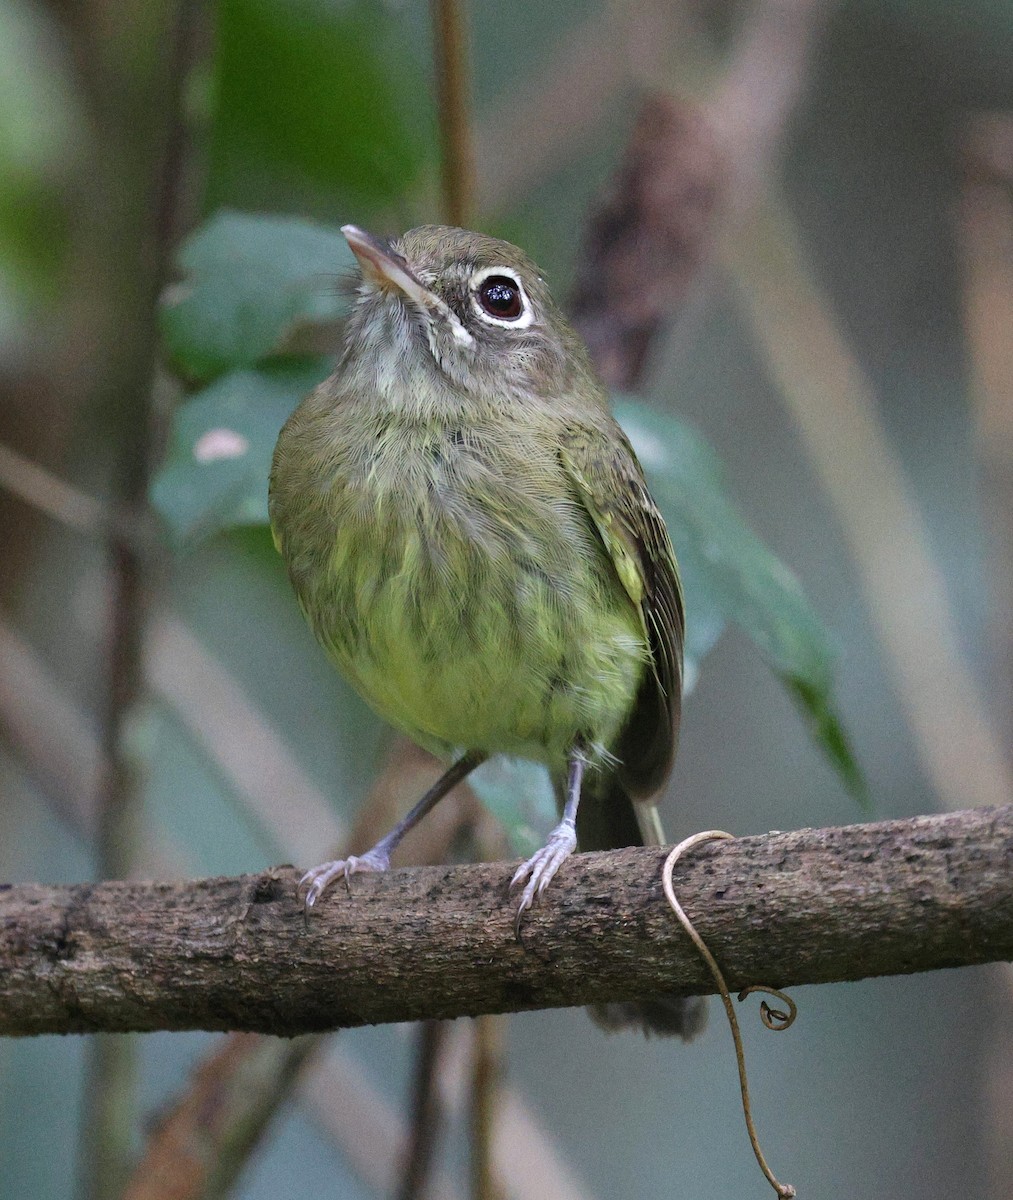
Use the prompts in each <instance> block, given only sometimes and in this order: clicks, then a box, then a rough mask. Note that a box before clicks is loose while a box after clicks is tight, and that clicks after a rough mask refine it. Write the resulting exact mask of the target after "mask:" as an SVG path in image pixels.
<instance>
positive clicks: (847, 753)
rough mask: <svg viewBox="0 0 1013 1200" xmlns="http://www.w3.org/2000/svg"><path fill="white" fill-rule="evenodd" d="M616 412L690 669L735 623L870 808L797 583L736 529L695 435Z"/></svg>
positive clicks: (639, 408)
mask: <svg viewBox="0 0 1013 1200" xmlns="http://www.w3.org/2000/svg"><path fill="white" fill-rule="evenodd" d="M615 412H616V417H617V419H618V420H619V421H620V423H621V424H622V426H623V428H624V429H625V430H626V433H627V434H628V436H629V438H630V440H631V442H632V443H633V446H634V448H635V450H636V452H637V455H638V457H639V458H640V461H641V463H642V465H643V467H644V471H645V472H646V473H647V476H648V480H649V483H650V486H651V491H652V493H653V495H654V497H655V499H656V500H657V502H658V505H659V506H660V508H661V510H662V512H663V514H664V516H665V520H666V522H667V524H668V527H669V530H670V531H671V534H672V541H673V542H674V544H675V548H676V552H677V554H678V557H679V566H680V569H681V571H682V577H683V584H684V586H685V590H686V609H687V648H688V658H689V660H690V662H691V665H692V666H694V667H695V666H696V665H697V664H698V663H699V659H700V656H701V654H702V653H705V652H706V650H707V649H708V648H709V646H710V645H712V644H713V641H714V640H716V637H717V636H718V634H719V633H720V628H721V624H722V622H723V621H726V620H727V621H733V622H734V623H735V624H736V625H738V626H739V628H740V629H742V630H743V631H744V632H745V633H746V634H747V635H748V636H749V637H750V638H752V640H753V641H754V642H755V643H756V645H757V646H758V647H759V649H760V651H761V653H762V654H763V656H764V658H765V659H766V660H767V662H768V663H769V664H770V666H771V667H772V668H773V670H774V671H775V672H776V674H777V675H778V677H779V678H780V679H781V681H782V682H783V683H784V685H785V687H786V688H787V689H788V691H789V693H790V694H791V697H792V699H793V700H794V701H795V703H796V705H797V706H798V708H799V710H800V712H801V713H802V715H803V718H804V719H805V721H806V723H807V725H808V727H809V731H810V734H811V736H812V737H813V738H814V740H815V741H816V743H817V744H818V745H819V747H820V749H821V750H822V751H823V753H824V754H825V755H826V756H827V758H828V759H829V761H830V762H831V764H832V765H833V766H834V768H835V769H836V770H837V772H838V774H839V775H840V777H841V779H842V780H843V782H844V784H845V786H846V787H847V788H848V790H849V791H850V792H851V794H852V795H853V796H855V797H856V799H858V801H859V803H860V804H861V805H862V806H863V807H864V808H868V807H869V801H868V794H867V790H866V785H865V782H864V780H863V777H862V773H861V770H860V769H859V766H858V763H857V761H856V759H855V756H854V753H853V752H852V749H851V746H850V744H849V742H848V738H847V735H846V733H845V731H844V726H843V725H842V723H841V719H840V716H839V715H838V713H837V711H836V709H835V708H834V703H833V663H834V657H835V655H834V650H833V647H832V645H831V641H830V637H829V635H828V633H827V631H826V629H825V627H824V625H823V623H822V622H821V621H820V619H819V617H818V616H817V615H816V613H815V611H814V610H813V608H812V605H811V604H810V603H809V601H808V600H807V599H806V596H805V593H804V592H803V591H802V588H801V585H800V584H799V582H798V580H797V579H796V578H795V576H794V575H793V574H792V573H791V572H790V571H789V570H788V568H787V567H785V566H784V564H783V563H781V562H780V560H779V559H778V558H776V557H775V556H774V555H773V554H772V553H771V552H770V550H768V549H767V548H766V546H764V545H763V543H762V542H761V541H760V540H759V538H757V536H756V535H755V534H754V533H753V531H752V530H751V529H750V528H749V527H748V525H746V523H745V521H743V519H742V517H741V516H740V514H739V512H738V510H737V509H736V508H735V506H734V504H733V503H732V501H731V500H730V498H729V496H728V494H727V492H726V490H725V487H724V483H723V480H722V476H721V468H720V464H719V462H718V459H717V456H716V455H715V453H714V451H713V450H712V449H711V448H710V447H709V446H708V445H707V443H706V442H705V441H704V440H703V439H702V438H701V437H700V435H699V434H698V433H696V432H695V431H694V430H692V429H691V428H689V426H687V425H685V424H683V423H682V422H681V421H679V420H677V419H676V418H674V417H672V416H671V415H669V414H662V413H659V412H656V411H655V410H653V409H651V408H649V407H648V406H647V405H646V404H644V403H642V402H640V401H637V400H634V399H631V398H629V397H623V398H620V399H618V400H617V403H616V405H615Z"/></svg>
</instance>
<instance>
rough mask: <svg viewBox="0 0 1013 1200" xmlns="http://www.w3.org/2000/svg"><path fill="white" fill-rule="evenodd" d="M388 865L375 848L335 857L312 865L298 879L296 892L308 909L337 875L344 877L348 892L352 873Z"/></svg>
mask: <svg viewBox="0 0 1013 1200" xmlns="http://www.w3.org/2000/svg"><path fill="white" fill-rule="evenodd" d="M389 866H390V859H389V858H388V857H387V855H386V854H383V853H382V852H380V853H378V852H377V851H376V849H375V848H374V849H373V850H369V851H367V853H365V854H360V855H355V854H350V855H349V856H348V858H337V859H335V860H334V861H333V862H325V863H321V864H320V866H319V867H312V868H311V869H310V870H309V871H307V872H306V874H305V875H304V876H303V877H302V879H300V880H299V887H298V888H297V894H298V895H299V896H300V897H302V902H303V905H304V907H305V908H306V910H307V911H309V909H311V908H312V907H313V905H314V904H316V902H317V901H318V900H319V899H320V897H321V896H322V895H323V894H324V892H325V891H326V890H327V888H329V887H330V886H331V884H332V883H333V882H334V880H335V879H337V878H338V877H339V876H342V877H344V880H345V888H346V890H347V891H349V892H350V891H351V890H352V888H351V884H350V882H349V881H350V879H351V877H352V876H353V875H357V874H359V873H360V872H363V871H386V870H387V868H388V867H389Z"/></svg>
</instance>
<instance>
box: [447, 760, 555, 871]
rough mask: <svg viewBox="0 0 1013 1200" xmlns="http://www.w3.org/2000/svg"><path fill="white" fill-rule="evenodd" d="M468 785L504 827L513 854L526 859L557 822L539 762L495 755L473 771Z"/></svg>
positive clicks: (549, 786) (551, 794) (548, 783)
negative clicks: (547, 830)
mask: <svg viewBox="0 0 1013 1200" xmlns="http://www.w3.org/2000/svg"><path fill="white" fill-rule="evenodd" d="M468 784H469V786H470V787H471V789H472V791H474V793H475V795H476V796H478V798H479V800H481V801H482V803H483V804H484V805H485V806H486V808H488V810H489V811H490V812H491V813H492V815H493V816H494V817H495V818H496V819H497V820H498V821H499V823H500V824H501V825H502V826H503V830H504V832H505V833H506V835H507V840H508V841H509V843H510V849H511V850H512V851H513V853H514V854H517V855H520V856H521V857H523V858H528V857H529V856H530V855H532V854H534V853H535V851H536V850H538V849H539V848H540V847H541V845H542V843H543V842H544V841H545V830H546V829H548V828H549V827H550V826H551V825H554V824H555V823H556V820H557V813H556V796H555V793H554V792H553V790H552V781H551V780H550V778H549V772H548V770H547V769H546V768H545V767H544V766H543V765H542V764H541V763H536V762H529V761H528V760H527V759H523V758H509V757H507V756H506V755H498V756H497V757H496V758H492V759H489V760H488V761H487V762H484V763H483V764H482V765H481V766H480V767H479V768H478V769H477V770H475V771H473V772H472V773H471V775H470V776H469V777H468Z"/></svg>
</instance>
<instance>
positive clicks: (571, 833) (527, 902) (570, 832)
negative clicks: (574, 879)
mask: <svg viewBox="0 0 1013 1200" xmlns="http://www.w3.org/2000/svg"><path fill="white" fill-rule="evenodd" d="M576 849H577V834H576V832H575V830H574V827H573V822H572V821H566V820H564V821H560V823H559V824H558V825H557V826H556V828H555V829H553V831H552V833H550V834H549V840H548V841H547V842H546V843H545V845H544V846H543V847H542V848H541V850H539V851H538V853H537V854H534V855H532V856H531V858H529V859H528V861H527V862H525V863H521V865H520V866H519V867H518V868H517V870H516V872H515V873H514V877H513V879H511V880H510V891H511V892H512V891H513V890H514V888H516V887H519V886H520V885H521V884H522V883H524V881H525V880H527V883H525V884H524V890H523V891H522V892H521V898H520V900H519V901H518V904H517V915H516V916H515V917H514V932H515V933H516V934H517V936H518V937H520V932H521V918H522V917H523V916H524V914H525V913H526V912H527V910H528V909H529V908H530V907H531V905H532V904H534V902H535V901H536V900H537V899H538V897H539V896H541V894H542V892H544V891H545V889H546V888H547V887H548V886H549V884H550V883H551V882H552V877H553V876H554V875H555V873H556V872H557V871H558V870H559V868H560V867H561V866H562V865H563V863H564V862H565V861H566V859H568V858H569V857H570V855H571V854H572V853H573V852H574V850H576Z"/></svg>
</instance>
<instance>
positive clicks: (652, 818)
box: [577, 771, 707, 1042]
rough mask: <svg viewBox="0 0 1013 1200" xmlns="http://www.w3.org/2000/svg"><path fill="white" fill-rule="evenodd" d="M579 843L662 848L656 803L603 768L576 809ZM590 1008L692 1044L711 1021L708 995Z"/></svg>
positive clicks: (608, 1022)
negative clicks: (634, 795) (641, 798)
mask: <svg viewBox="0 0 1013 1200" xmlns="http://www.w3.org/2000/svg"><path fill="white" fill-rule="evenodd" d="M577 844H578V846H579V847H580V849H581V850H615V849H618V848H619V847H620V846H663V845H664V844H665V834H664V831H663V830H662V828H661V820H660V818H659V816H658V810H657V807H656V806H655V805H653V804H648V803H641V802H637V801H635V800H631V799H630V797H629V796H628V795H627V793H626V791H625V790H624V788H623V786H622V784H621V783H620V782H619V780H618V779H616V778H615V776H614V775H612V774H611V773H609V772H604V771H603V772H601V773H596V774H595V775H594V776H592V777H591V778H590V779H586V782H585V788H584V794H583V795H582V797H581V801H580V807H579V808H578V810H577ZM588 1012H589V1013H590V1014H591V1018H592V1020H593V1021H594V1022H595V1024H596V1025H600V1026H601V1027H602V1029H607V1030H610V1031H615V1030H619V1029H639V1030H642V1031H643V1033H645V1034H652V1033H657V1034H662V1035H669V1036H671V1035H673V1034H677V1035H678V1036H679V1037H681V1038H682V1039H683V1040H684V1041H687V1042H688V1041H689V1040H690V1039H691V1038H694V1037H696V1035H697V1034H698V1033H700V1032H701V1031H702V1030H703V1028H704V1026H705V1025H706V1024H707V999H706V997H705V996H673V995H670V994H666V993H662V994H660V995H658V996H652V997H651V998H650V999H649V1000H629V1001H617V1002H614V1003H611V1004H595V1005H591V1006H589V1008H588Z"/></svg>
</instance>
